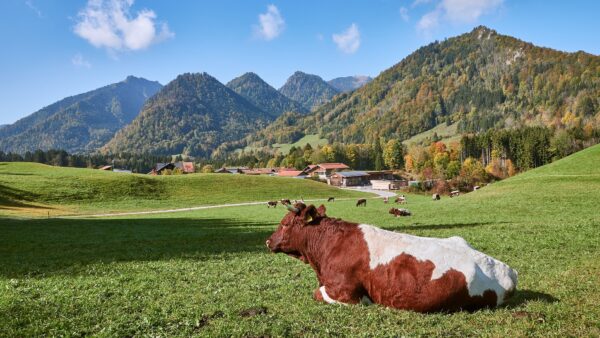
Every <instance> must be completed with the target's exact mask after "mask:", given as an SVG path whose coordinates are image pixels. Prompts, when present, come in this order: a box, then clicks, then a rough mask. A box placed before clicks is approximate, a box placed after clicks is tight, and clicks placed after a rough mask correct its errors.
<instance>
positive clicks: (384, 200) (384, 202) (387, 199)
mask: <svg viewBox="0 0 600 338" xmlns="http://www.w3.org/2000/svg"><path fill="white" fill-rule="evenodd" d="M389 200H390V199H389V198H388V197H387V196H386V197H384V198H383V204H388V202H389Z"/></svg>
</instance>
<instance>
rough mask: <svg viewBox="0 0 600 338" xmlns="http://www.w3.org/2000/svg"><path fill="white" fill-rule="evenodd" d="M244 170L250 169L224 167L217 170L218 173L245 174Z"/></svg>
mask: <svg viewBox="0 0 600 338" xmlns="http://www.w3.org/2000/svg"><path fill="white" fill-rule="evenodd" d="M244 170H248V167H223V168H221V169H219V170H215V173H217V174H243V173H244Z"/></svg>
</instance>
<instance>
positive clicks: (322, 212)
mask: <svg viewBox="0 0 600 338" xmlns="http://www.w3.org/2000/svg"><path fill="white" fill-rule="evenodd" d="M325 211H326V210H325V206H324V205H323V204H321V205H320V206H319V207H318V208H317V213H319V216H321V217H327V215H325Z"/></svg>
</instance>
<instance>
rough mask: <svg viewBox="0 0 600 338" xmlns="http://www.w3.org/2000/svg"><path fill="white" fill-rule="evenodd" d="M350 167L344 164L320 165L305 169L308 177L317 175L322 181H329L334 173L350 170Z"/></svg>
mask: <svg viewBox="0 0 600 338" xmlns="http://www.w3.org/2000/svg"><path fill="white" fill-rule="evenodd" d="M349 169H350V167H349V166H347V165H345V164H344V163H319V164H315V165H309V166H307V167H306V168H304V170H303V171H304V172H305V173H306V174H307V175H312V174H317V175H319V178H320V179H323V180H325V179H328V178H329V177H330V176H331V175H332V174H333V173H336V172H340V171H344V170H349Z"/></svg>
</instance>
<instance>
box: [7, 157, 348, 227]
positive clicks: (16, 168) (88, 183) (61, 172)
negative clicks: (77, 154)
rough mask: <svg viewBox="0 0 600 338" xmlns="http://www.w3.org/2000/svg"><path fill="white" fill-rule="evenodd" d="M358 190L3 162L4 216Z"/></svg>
mask: <svg viewBox="0 0 600 338" xmlns="http://www.w3.org/2000/svg"><path fill="white" fill-rule="evenodd" d="M333 192H335V193H336V194H337V195H339V196H340V197H355V196H359V194H358V193H356V192H352V191H339V190H338V189H334V188H331V187H329V186H327V185H325V184H322V183H318V182H313V181H306V182H303V181H300V180H298V179H293V178H283V177H267V176H247V175H230V174H190V175H175V176H149V175H131V174H123V173H113V172H107V171H101V170H92V169H75V168H59V167H51V166H46V165H42V164H35V163H0V215H2V214H13V215H14V214H23V213H27V214H38V215H40V216H47V215H48V212H49V213H50V216H57V215H64V214H73V213H108V212H117V211H131V210H154V209H169V208H185V207H194V206H200V205H215V204H224V203H236V202H253V201H268V200H273V199H281V198H290V199H300V197H304V198H327V197H329V196H330V195H331V194H332V193H333Z"/></svg>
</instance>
